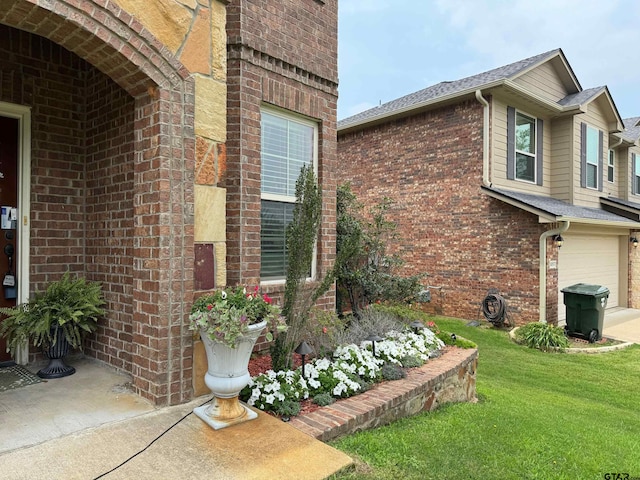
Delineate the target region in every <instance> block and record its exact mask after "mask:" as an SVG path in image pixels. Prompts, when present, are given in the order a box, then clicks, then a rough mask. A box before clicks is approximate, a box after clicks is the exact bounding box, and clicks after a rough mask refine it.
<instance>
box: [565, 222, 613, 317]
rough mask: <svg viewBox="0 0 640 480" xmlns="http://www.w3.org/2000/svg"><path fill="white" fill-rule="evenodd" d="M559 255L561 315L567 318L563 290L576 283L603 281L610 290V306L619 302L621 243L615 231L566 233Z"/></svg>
mask: <svg viewBox="0 0 640 480" xmlns="http://www.w3.org/2000/svg"><path fill="white" fill-rule="evenodd" d="M563 236H564V244H563V245H562V248H561V249H560V252H559V257H558V290H559V291H558V303H559V305H558V307H559V308H558V314H559V315H558V316H559V318H560V319H561V320H563V319H564V318H565V308H564V302H563V294H562V292H561V290H562V289H563V288H565V287H568V286H570V285H575V284H576V283H591V284H594V285H603V286H605V287H607V288H608V289H609V291H610V294H609V301H608V304H607V307H608V308H612V307H616V306H618V298H619V294H618V292H619V289H620V288H619V287H620V286H619V281H620V280H619V273H618V272H619V267H620V251H619V250H620V243H619V241H618V237H617V236H614V235H609V236H604V235H569V234H566V235H563Z"/></svg>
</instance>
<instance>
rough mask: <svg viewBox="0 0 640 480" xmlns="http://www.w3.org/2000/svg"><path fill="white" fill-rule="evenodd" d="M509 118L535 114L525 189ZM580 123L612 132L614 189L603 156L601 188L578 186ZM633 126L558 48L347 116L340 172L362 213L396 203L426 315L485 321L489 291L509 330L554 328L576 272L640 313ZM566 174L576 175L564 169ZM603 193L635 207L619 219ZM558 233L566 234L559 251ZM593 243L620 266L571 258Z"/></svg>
mask: <svg viewBox="0 0 640 480" xmlns="http://www.w3.org/2000/svg"><path fill="white" fill-rule="evenodd" d="M541 78H542V79H545V80H540V79H541ZM548 78H552V79H553V80H548ZM479 96H480V98H478V97H479ZM541 99H543V100H541ZM484 102H486V106H485V103H484ZM509 107H511V108H509ZM513 107H515V108H513ZM514 111H517V112H520V111H523V112H525V113H528V114H529V115H527V116H523V117H522V118H529V116H531V118H534V119H536V118H537V120H538V123H537V126H536V127H535V128H536V130H535V132H537V134H539V141H540V142H541V143H539V144H538V146H537V150H535V151H536V152H537V155H535V157H534V158H535V161H536V162H537V163H536V171H535V173H533V174H532V176H531V178H527V181H521V179H518V178H513V173H512V172H510V169H511V167H510V166H509V160H508V158H507V157H508V155H509V154H508V153H507V151H508V150H509V149H510V148H515V147H510V146H509V141H508V138H509V137H510V136H513V134H512V133H508V131H507V130H508V128H509V126H508V125H507V124H508V122H509V120H508V119H507V117H508V115H509V112H514ZM529 112H531V113H529ZM518 118H520V117H518ZM584 122H586V123H590V124H593V125H598V126H599V128H600V129H601V131H604V135H601V138H602V137H604V142H602V143H604V145H603V144H602V143H601V146H600V151H601V152H603V153H604V152H606V149H607V145H608V146H609V147H608V148H610V149H612V150H615V153H616V155H617V157H616V158H617V159H618V163H616V167H615V168H616V172H617V173H619V174H620V180H619V181H616V182H615V183H614V182H607V181H606V174H607V171H606V169H605V168H604V166H603V165H602V162H601V165H600V166H599V167H598V168H599V170H598V174H597V175H600V179H601V180H600V182H599V186H600V187H602V186H603V185H604V187H605V188H604V192H601V190H598V189H597V188H593V189H585V188H584V187H583V186H581V185H579V178H580V151H579V150H580V147H579V145H578V146H577V147H576V146H575V145H576V144H579V142H580V123H584ZM627 123H629V122H627V121H624V122H623V121H622V120H621V119H620V117H619V116H618V114H617V110H616V108H615V105H614V104H613V102H612V100H611V99H610V96H609V95H608V90H606V87H601V88H600V89H591V90H582V87H581V86H580V84H579V83H578V82H577V79H576V78H575V77H574V76H573V72H572V71H571V69H570V67H569V65H568V62H566V59H565V58H564V55H563V54H562V52H561V51H560V50H556V51H552V52H548V53H546V54H542V55H539V56H536V57H532V58H530V59H525V60H523V61H521V62H516V63H515V64H511V65H507V66H505V67H500V68H498V69H495V70H492V71H490V72H485V73H482V74H478V75H475V76H473V77H469V78H467V79H462V80H459V81H454V82H443V83H442V84H438V85H435V86H433V87H429V88H427V89H425V90H423V91H420V92H416V93H414V94H411V95H408V96H407V97H402V98H400V99H397V100H394V101H392V102H389V103H388V104H384V105H381V106H380V107H376V108H374V109H371V110H369V111H366V112H363V113H360V114H358V115H355V116H353V117H350V118H347V119H344V120H341V121H340V122H339V124H338V159H339V161H338V172H339V178H341V179H345V180H348V181H350V182H351V185H352V189H353V191H354V193H356V195H357V197H358V199H359V200H361V201H362V202H363V203H364V204H365V206H372V205H374V204H375V203H376V202H378V201H379V200H380V198H382V197H383V196H386V197H389V198H390V199H391V200H393V202H394V204H393V207H392V209H391V216H392V219H393V220H394V221H395V222H396V223H397V226H398V234H399V235H398V238H397V239H396V240H394V241H393V243H392V244H390V247H391V248H392V249H393V250H394V251H395V252H397V253H399V254H400V255H401V257H402V258H403V259H404V260H405V261H406V264H405V266H404V270H403V272H401V273H406V274H407V275H409V274H421V273H426V274H427V275H428V277H427V278H426V280H425V284H428V285H429V286H430V287H431V293H432V301H431V303H429V304H426V305H425V308H426V309H427V310H428V311H430V312H432V313H437V314H442V315H448V316H454V317H460V318H466V319H473V320H475V319H482V318H483V317H482V313H481V304H482V301H483V299H484V297H485V296H486V295H487V293H488V292H489V291H490V290H492V289H495V290H497V291H499V292H500V294H501V295H502V296H504V297H505V299H506V300H507V303H508V312H509V315H510V317H511V319H512V320H513V321H514V322H516V323H525V322H529V321H536V320H542V321H549V322H552V323H556V322H558V320H559V319H560V320H562V319H563V314H564V305H563V300H562V294H561V292H560V291H559V290H560V289H561V288H563V287H565V286H567V282H569V281H571V282H577V280H575V279H579V278H584V280H580V281H584V282H585V283H600V284H605V285H606V283H605V282H612V283H611V285H612V288H611V290H612V296H613V295H615V297H616V298H615V302H614V301H613V299H612V301H611V303H612V304H615V305H618V306H622V307H633V306H635V307H637V306H638V304H637V290H638V289H639V288H640V287H638V286H637V282H636V281H635V280H634V278H632V276H631V272H632V271H633V269H634V268H637V263H638V260H637V255H638V253H637V250H636V249H634V248H633V247H630V243H629V238H630V237H633V236H634V235H635V232H636V230H637V229H638V227H639V226H640V224H639V223H638V220H639V218H640V217H638V215H637V213H638V212H640V210H639V209H640V202H639V200H640V197H638V200H635V203H634V198H633V197H634V196H635V195H632V192H631V189H630V188H628V187H629V184H628V181H626V182H623V181H622V178H623V177H624V172H627V175H628V176H629V178H630V177H631V176H632V168H631V167H632V163H633V161H632V159H633V158H635V157H632V152H633V151H635V149H637V147H638V142H637V137H636V138H634V137H633V135H631V136H629V128H627V129H625V126H628V127H631V124H629V125H627ZM523 158H524V157H523ZM601 158H602V157H601ZM605 158H606V157H605ZM569 169H571V172H572V175H573V177H575V178H572V177H571V176H570V175H564V174H563V173H562V172H563V171H566V170H569ZM518 174H520V172H518ZM522 175H523V176H524V174H522ZM563 175H564V176H563ZM600 197H604V198H605V199H604V200H602V201H601V200H600ZM606 198H620V199H624V200H622V201H624V202H625V203H626V204H627V205H628V209H629V211H630V212H627V214H626V215H622V214H620V211H619V210H615V209H614V208H610V207H609V206H607V205H605V203H604V202H605V201H606ZM629 213H630V214H629ZM634 215H635V216H634ZM565 226H567V228H565ZM554 232H555V234H560V233H561V234H562V236H564V239H565V242H564V246H563V247H562V248H561V249H558V248H556V246H555V243H554V240H553V238H554V237H553V234H554ZM592 239H602V240H603V241H606V242H609V243H607V245H609V246H611V248H612V249H615V252H612V253H611V255H612V257H613V256H616V257H617V258H618V259H617V260H616V265H615V267H614V266H611V269H609V268H608V267H607V266H606V265H605V266H603V271H602V272H600V271H599V268H600V267H599V266H595V265H600V264H598V263H592V262H595V261H596V260H597V258H596V257H597V256H598V253H597V252H586V251H585V252H581V251H577V250H575V249H577V248H578V247H577V246H576V245H578V244H580V245H582V244H584V243H585V242H586V244H588V243H589V241H591V240H592ZM565 251H566V254H565ZM600 253H601V252H600ZM541 256H542V258H543V260H542V261H540V258H541ZM576 261H577V262H578V263H582V264H587V265H589V264H592V265H594V268H593V270H594V271H592V272H584V271H578V270H577V269H575V267H572V266H571V265H570V264H571V262H573V263H576ZM604 270H607V272H604ZM608 270H612V271H614V274H615V275H616V277H617V278H616V279H615V287H616V288H615V291H614V288H613V282H614V280H612V279H611V278H609V277H606V279H605V275H609V272H608ZM581 276H583V277H581ZM599 280H601V281H600V282H599ZM541 291H542V293H541ZM634 292H635V293H634Z"/></svg>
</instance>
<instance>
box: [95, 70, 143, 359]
mask: <svg viewBox="0 0 640 480" xmlns="http://www.w3.org/2000/svg"><path fill="white" fill-rule="evenodd" d="M86 92H87V95H86V98H87V104H86V118H87V122H86V125H87V128H86V132H85V135H86V173H85V180H86V206H85V214H86V215H85V219H86V223H85V228H86V274H87V278H89V279H91V280H93V281H98V282H100V283H102V288H103V290H104V292H105V300H106V301H107V305H106V309H107V311H108V315H107V318H105V321H104V322H101V323H100V326H99V329H98V332H97V333H96V335H95V336H94V337H93V340H92V342H91V343H90V346H89V350H88V351H89V352H90V353H91V354H92V355H94V356H96V357H97V358H99V359H100V360H103V361H105V362H107V363H109V364H111V365H114V366H116V367H118V368H122V369H124V370H126V371H131V347H132V345H131V340H132V315H133V311H132V310H133V296H132V289H133V272H132V266H133V189H134V185H133V150H134V146H133V141H134V139H133V119H134V101H133V98H131V97H130V96H129V95H128V94H127V93H126V92H125V91H124V90H122V89H121V88H120V87H118V86H117V85H116V84H115V83H113V81H112V80H111V79H110V78H108V77H107V76H105V75H104V74H102V73H100V72H98V71H97V70H95V69H91V70H90V71H89V72H88V78H87V90H86Z"/></svg>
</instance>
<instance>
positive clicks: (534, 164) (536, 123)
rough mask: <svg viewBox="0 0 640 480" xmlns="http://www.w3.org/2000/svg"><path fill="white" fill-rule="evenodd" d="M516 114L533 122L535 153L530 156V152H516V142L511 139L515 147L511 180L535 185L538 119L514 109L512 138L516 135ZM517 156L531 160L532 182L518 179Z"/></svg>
mask: <svg viewBox="0 0 640 480" xmlns="http://www.w3.org/2000/svg"><path fill="white" fill-rule="evenodd" d="M518 114H520V115H524V116H525V117H528V118H531V119H532V120H533V132H534V135H535V141H534V142H533V149H534V151H535V153H533V154H532V153H531V152H523V151H522V150H518V147H517V145H518V142H516V139H515V138H514V139H513V144H514V145H516V147H515V158H514V159H513V162H514V165H513V168H514V171H513V178H514V179H515V180H516V181H518V182H523V183H528V184H530V185H537V184H538V118H537V117H534V116H533V115H529V114H528V113H525V112H523V111H521V110H518V109H516V117H515V122H514V129H513V135H514V137H515V135H516V132H517V131H518ZM518 154H521V155H526V156H527V157H531V158H533V180H526V179H524V178H518Z"/></svg>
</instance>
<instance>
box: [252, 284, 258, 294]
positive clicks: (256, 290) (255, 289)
mask: <svg viewBox="0 0 640 480" xmlns="http://www.w3.org/2000/svg"><path fill="white" fill-rule="evenodd" d="M258 288H259V287H258V285H256V288H254V289H253V291H254V292H256V293H258Z"/></svg>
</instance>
